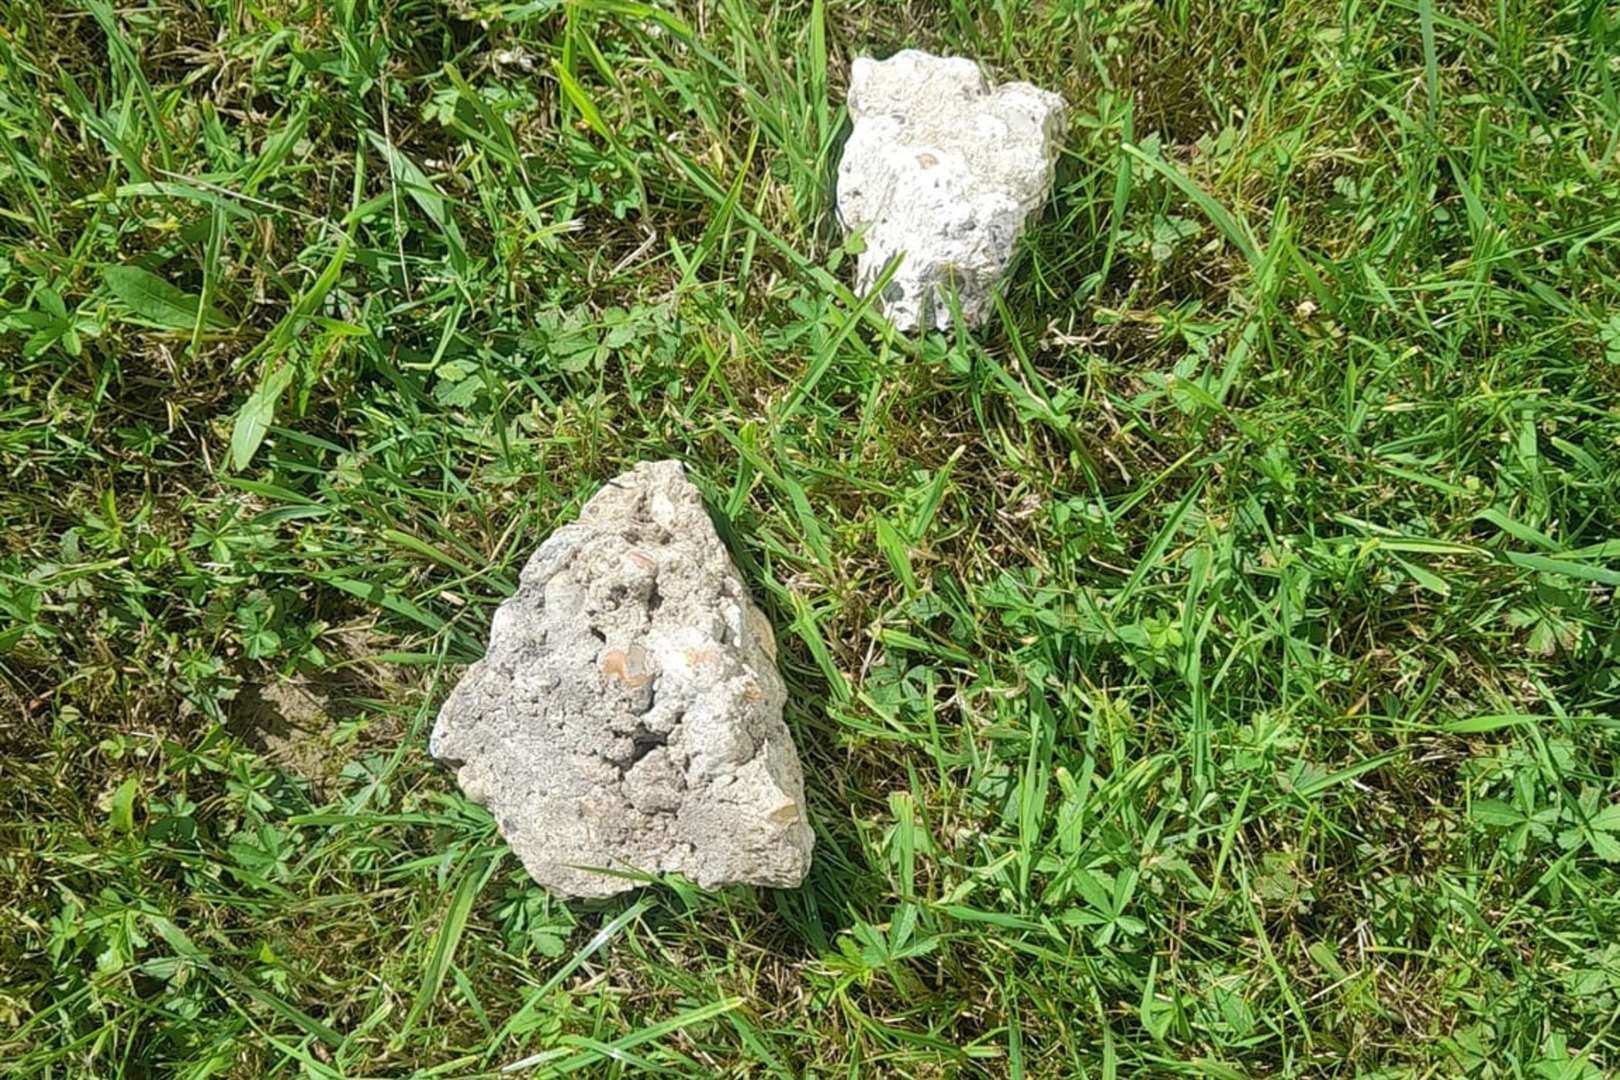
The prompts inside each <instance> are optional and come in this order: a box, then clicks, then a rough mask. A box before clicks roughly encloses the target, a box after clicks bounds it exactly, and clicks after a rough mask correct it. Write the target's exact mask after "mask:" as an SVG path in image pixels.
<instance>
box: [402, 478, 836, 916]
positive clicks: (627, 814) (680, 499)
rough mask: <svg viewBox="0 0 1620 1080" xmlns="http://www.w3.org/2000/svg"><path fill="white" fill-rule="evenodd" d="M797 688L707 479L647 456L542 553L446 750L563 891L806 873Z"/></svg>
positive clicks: (451, 717) (783, 878)
mask: <svg viewBox="0 0 1620 1080" xmlns="http://www.w3.org/2000/svg"><path fill="white" fill-rule="evenodd" d="M784 698H785V690H784V687H783V684H782V678H781V676H780V675H779V674H778V673H777V670H776V640H775V638H774V637H773V636H772V633H771V627H770V623H769V621H768V620H767V619H766V617H765V614H764V613H763V612H762V611H760V610H759V608H758V607H756V606H755V605H754V603H753V601H752V600H751V599H750V597H749V595H748V590H747V588H746V587H745V586H744V584H743V582H742V579H741V578H740V577H739V576H738V574H737V571H736V569H735V568H734V567H733V565H732V563H731V559H730V557H729V556H728V555H727V553H726V549H725V547H724V546H723V545H722V544H721V542H720V538H719V536H718V535H717V534H716V533H715V530H714V524H713V522H711V521H710V520H709V516H708V513H707V512H706V511H705V510H704V508H703V502H702V499H701V498H700V496H699V494H698V491H697V489H696V488H695V487H693V486H692V484H691V483H690V482H689V481H688V480H687V479H686V474H685V471H684V470H683V469H682V467H681V465H680V463H679V462H676V461H660V462H653V463H644V464H641V465H638V466H636V467H635V468H634V469H632V470H631V471H630V472H628V473H625V474H624V475H622V476H620V477H618V478H617V479H615V480H611V481H609V482H608V484H607V486H606V487H604V488H603V489H602V490H601V491H600V492H599V493H597V495H596V496H595V497H594V498H592V499H591V500H590V502H588V503H586V504H585V507H584V509H583V511H582V512H581V513H580V516H579V520H578V521H577V522H575V523H574V524H572V525H565V526H563V527H562V528H560V529H558V530H557V531H556V532H555V533H553V534H552V536H551V537H550V538H549V539H548V540H547V541H546V542H545V543H544V544H542V545H541V546H540V549H539V550H538V551H536V552H535V553H534V555H533V556H532V557H531V558H530V559H529V562H528V565H527V566H525V567H524V569H523V574H522V577H521V580H520V584H519V588H518V591H517V593H516V595H514V596H512V597H511V598H510V599H508V600H507V601H506V602H505V603H503V604H501V606H500V608H499V609H497V610H496V612H495V617H494V621H493V624H492V625H491V627H490V641H489V651H488V653H487V654H486V655H485V657H484V659H483V660H481V661H479V662H478V663H476V664H474V665H473V666H472V667H471V668H470V669H469V670H468V671H467V674H466V675H465V677H463V678H462V680H461V682H460V684H459V685H457V687H456V688H455V690H454V691H453V692H452V693H451V695H450V698H449V700H447V701H446V702H445V704H444V708H443V709H442V710H440V712H439V718H438V722H437V723H436V724H435V725H434V728H433V738H432V743H431V750H432V753H433V756H434V757H437V758H441V759H443V760H445V761H448V762H450V763H452V764H453V765H455V767H456V776H457V779H458V780H459V781H460V783H461V787H462V789H463V790H464V791H465V792H466V793H467V795H468V797H469V798H472V799H474V800H476V801H478V802H481V803H483V804H484V805H486V806H488V807H489V809H490V811H491V813H493V814H494V816H495V819H496V821H497V822H498V823H499V825H500V830H501V834H502V835H503V836H505V837H506V839H507V841H508V842H509V843H510V844H511V845H512V850H513V851H515V852H516V853H517V854H518V856H519V857H520V858H521V859H522V860H523V865H524V866H525V867H527V868H528V871H529V873H530V875H531V876H533V877H534V879H535V880H536V881H538V882H540V883H541V884H542V885H545V886H547V887H548V888H550V889H552V890H553V891H555V892H557V893H560V894H563V895H566V896H611V895H613V894H615V893H619V892H623V891H625V890H627V889H631V888H634V887H635V886H636V883H635V882H634V881H630V880H627V879H624V878H618V877H612V876H609V875H606V874H601V873H593V872H592V871H590V870H586V869H581V867H603V868H610V869H619V870H641V871H646V872H649V873H656V872H661V871H679V872H681V873H683V874H685V875H686V876H687V877H689V878H691V879H693V880H695V881H697V882H698V883H699V884H700V885H703V886H705V887H709V888H712V887H715V886H719V885H726V884H731V883H735V882H749V883H753V884H758V885H775V886H793V885H797V884H799V882H800V881H801V880H803V878H804V874H805V870H806V869H807V868H808V867H809V865H810V849H811V846H812V845H813V843H814V834H813V833H812V832H811V830H810V826H809V824H808V823H807V822H806V820H805V810H804V775H803V772H802V770H801V768H800V765H799V758H798V754H797V752H796V751H795V750H794V747H793V740H792V737H791V736H790V735H789V734H788V730H787V726H786V725H785V724H784V723H783V722H782V703H783V700H784Z"/></svg>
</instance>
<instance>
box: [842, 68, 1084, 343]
mask: <svg viewBox="0 0 1620 1080" xmlns="http://www.w3.org/2000/svg"><path fill="white" fill-rule="evenodd" d="M849 113H850V117H851V118H852V119H853V120H854V125H855V126H854V130H853V131H852V132H851V133H850V136H849V141H848V143H846V144H845V147H844V156H843V159H842V160H841V161H840V162H839V165H838V211H839V216H840V217H841V218H842V220H843V224H844V228H845V229H846V230H850V231H854V230H858V229H864V230H865V233H864V240H865V244H866V247H865V250H864V251H862V252H861V254H860V255H859V257H858V259H857V264H856V285H857V288H859V289H860V290H861V291H863V292H864V291H866V290H868V289H870V288H871V287H872V285H873V284H874V283H875V282H876V281H877V280H878V278H879V276H880V275H881V274H882V272H883V269H884V267H885V266H887V265H888V263H889V260H890V259H892V258H893V257H894V256H895V255H897V254H902V253H903V254H904V261H903V262H902V263H901V265H900V269H899V271H898V272H897V273H896V274H895V276H894V278H893V280H891V281H890V282H889V283H888V285H887V286H885V287H884V290H883V293H882V295H881V296H880V297H879V301H878V302H879V305H880V307H881V310H882V311H883V313H884V315H886V316H887V317H888V318H889V320H890V321H891V322H893V323H894V324H895V326H896V327H897V328H899V329H901V330H914V329H916V328H917V327H918V326H925V327H929V328H934V329H941V330H942V329H945V328H946V327H948V326H949V325H950V321H951V312H950V305H949V303H948V301H947V299H946V297H947V295H948V290H949V289H950V288H952V287H953V286H954V288H955V289H956V291H957V298H958V300H959V302H960V304H961V308H962V317H963V318H964V319H965V320H967V323H968V325H970V326H971V325H973V324H975V323H977V322H979V321H980V319H982V318H983V316H984V315H985V313H986V311H988V309H989V308H990V301H991V297H992V296H993V294H994V289H995V286H996V283H997V282H998V281H999V280H1000V279H1001V276H1002V275H1003V274H1004V273H1005V272H1006V270H1007V266H1008V264H1009V263H1010V262H1011V261H1012V257H1013V254H1014V251H1015V250H1016V244H1017V241H1018V236H1019V234H1020V233H1021V232H1022V231H1023V228H1024V222H1025V221H1026V219H1028V217H1029V216H1030V215H1031V214H1032V213H1035V212H1036V211H1038V210H1039V209H1040V208H1041V206H1042V205H1043V204H1044V203H1045V202H1046V198H1047V195H1048V194H1049V193H1050V191H1051V188H1052V171H1053V165H1054V162H1055V161H1056V158H1057V150H1058V145H1057V143H1058V137H1059V134H1060V132H1061V129H1062V126H1063V113H1064V103H1063V99H1062V98H1061V97H1059V96H1058V95H1057V94H1053V93H1050V92H1048V91H1046V90H1042V89H1040V88H1038V87H1035V86H1031V85H1030V84H1029V83H1023V82H1012V83H1003V84H1001V85H1000V86H997V87H994V88H992V87H991V86H990V85H989V84H988V83H987V82H986V81H985V78H984V76H983V75H982V74H980V72H979V68H978V65H977V64H975V63H974V62H973V61H972V60H968V59H965V58H963V57H960V56H934V55H932V54H930V53H925V52H921V51H919V50H916V49H906V50H905V51H903V52H899V53H896V54H895V55H894V56H892V57H890V58H889V59H887V60H871V59H867V58H862V59H858V60H856V61H855V63H854V64H853V65H852V67H851V69H850V83H849Z"/></svg>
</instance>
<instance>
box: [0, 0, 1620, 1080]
mask: <svg viewBox="0 0 1620 1080" xmlns="http://www.w3.org/2000/svg"><path fill="white" fill-rule="evenodd" d="M906 45H916V46H922V47H928V48H932V49H935V50H950V51H956V52H961V53H965V54H967V55H970V56H974V57H976V58H979V59H980V60H982V62H983V63H984V65H985V66H986V68H987V70H989V71H990V72H992V73H993V74H994V75H996V76H997V77H1002V78H1013V77H1023V78H1029V79H1032V80H1035V81H1037V82H1039V83H1041V84H1042V85H1044V86H1048V87H1051V88H1053V89H1057V90H1060V91H1061V92H1062V93H1063V94H1064V95H1065V96H1066V97H1067V98H1068V100H1069V101H1070V102H1071V103H1072V105H1073V107H1074V108H1073V116H1072V118H1071V122H1070V124H1069V128H1068V131H1067V135H1066V140H1065V152H1064V156H1063V160H1062V162H1061V163H1060V167H1059V176H1058V185H1057V189H1056V191H1055V194H1054V197H1053V199H1052V203H1051V205H1050V207H1049V208H1048V210H1047V212H1046V215H1045V216H1044V217H1043V219H1042V220H1041V221H1040V222H1039V224H1038V226H1037V227H1036V228H1034V229H1033V230H1032V231H1031V233H1030V234H1029V236H1028V238H1027V240H1026V242H1025V245H1024V246H1025V251H1024V253H1023V255H1022V258H1021V262H1020V266H1019V269H1018V272H1017V274H1016V276H1015V277H1014V278H1013V279H1012V281H1011V282H1010V284H1009V285H1008V287H1007V289H1006V291H1005V294H1004V296H1003V301H1002V303H1001V305H1000V306H999V308H998V310H997V317H996V318H995V319H993V320H992V321H991V323H990V325H987V326H986V327H984V328H982V329H981V330H979V331H977V332H974V333H964V332H957V333H951V334H949V335H933V336H927V337H920V338H914V339H908V338H904V337H900V336H897V335H894V334H893V333H892V332H890V331H889V330H888V328H887V327H886V326H885V325H884V324H883V323H882V320H881V319H879V318H877V317H876V316H875V315H874V314H873V313H872V311H871V310H870V309H869V308H868V307H866V306H863V304H862V301H861V298H858V297H855V296H852V295H851V294H850V292H849V290H848V288H847V286H846V285H845V284H843V283H844V282H846V281H847V280H848V278H849V270H850V262H851V259H850V258H849V253H848V251H847V249H846V248H845V247H844V246H843V241H842V238H841V237H840V235H839V233H838V230H837V226H836V221H835V218H834V213H833V207H832V199H831V186H830V177H831V174H832V170H833V168H834V167H835V165H836V162H837V159H838V153H839V143H840V140H841V138H842V135H843V132H844V129H845V126H846V119H845V116H844V112H843V108H842V100H843V81H844V76H845V72H846V71H847V67H848V61H849V60H850V58H852V57H853V56H855V55H857V54H860V53H866V52H875V53H878V54H883V53H886V52H888V51H892V50H894V49H897V48H899V47H902V46H906ZM1617 51H1620V11H1617V9H1616V8H1615V7H1614V5H1613V4H1612V3H1608V2H1606V0H1596V2H1593V0H1546V2H1544V3H1528V2H1525V0H1453V2H1447V3H1443V4H1439V3H1434V2H1432V0H1336V2H1332V3H1321V2H1314V0H1311V2H1307V0H1277V2H1274V3H1273V2H1259V0H1222V2H1219V3H1217V2H1214V0H1164V2H1162V3H1145V2H1122V3H1098V2H1092V0H1063V2H1050V3H1048V2H1041V3H1036V2H1033V0H1031V2H1022V3H1021V2H1016V0H985V2H968V0H950V2H936V3H924V2H922V0H917V2H911V3H897V2H877V0H872V2H860V0H798V2H794V0H693V2H682V3H675V2H673V0H670V2H657V3H639V2H632V0H572V2H568V0H449V2H447V3H441V2H430V0H397V2H395V3H386V4H385V3H379V2H368V0H302V2H300V0H132V2H130V3H126V4H122V5H119V6H114V5H112V4H111V3H110V2H109V0H72V2H66V3H57V2H53V0H4V2H0V320H3V321H0V328H3V333H0V472H3V476H4V480H3V482H0V520H3V521H4V524H5V527H4V529H3V531H0V744H3V745H4V747H5V751H4V758H3V761H0V806H3V813H0V930H3V934H0V971H3V972H4V978H0V1060H3V1061H4V1062H5V1064H4V1066H0V1071H4V1072H5V1073H6V1074H7V1075H13V1076H27V1077H67V1076H108V1077H145V1076H179V1077H189V1078H201V1077H206V1076H240V1077H277V1076H309V1077H323V1078H324V1077H363V1076H407V1075H414V1076H471V1075H480V1074H483V1073H486V1072H494V1071H495V1070H500V1069H503V1068H508V1067H516V1068H515V1069H514V1071H516V1072H520V1073H522V1074H525V1075H560V1074H563V1073H582V1074H585V1075H592V1076H618V1075H632V1074H635V1075H639V1074H641V1073H643V1072H645V1073H649V1074H654V1075H678V1076H694V1077H697V1076H703V1077H707V1076H733V1077H742V1076H749V1077H752V1076H766V1075H769V1076H783V1077H787V1076H794V1077H798V1076H803V1077H832V1076H911V1077H954V1076H997V1077H1000V1076H1008V1077H1024V1076H1028V1077H1037V1076H1042V1077H1044V1076H1052V1077H1057V1076H1087V1077H1097V1078H1110V1080H1111V1078H1114V1077H1122V1076H1172V1075H1185V1076H1199V1077H1260V1076H1386V1077H1395V1076H1401V1077H1406V1076H1413V1077H1433V1076H1473V1077H1525V1078H1548V1080H1554V1078H1586V1077H1597V1076H1604V1075H1614V1074H1615V1073H1616V1071H1617V1070H1620V801H1617V800H1620V708H1617V702H1620V617H1617V611H1616V604H1615V589H1616V585H1617V584H1620V480H1617V477H1620V395H1617V392H1620V161H1617V153H1620V88H1617V84H1620V69H1617V68H1616V66H1615V61H1614V57H1615V56H1616V54H1617ZM663 456H676V457H679V458H681V459H683V460H685V461H686V462H687V463H688V464H689V466H690V468H691V471H692V473H693V475H694V476H695V478H696V479H697V480H698V482H699V483H700V484H701V486H702V487H703V488H704V490H705V493H706V495H707V497H708V499H709V503H710V506H711V508H712V510H713V513H714V516H715V518H716V520H717V523H718V525H719V527H720V528H721V531H722V534H723V536H724V537H725V539H726V541H727V543H728V544H729V545H730V547H731V549H732V551H733V552H734V554H735V556H736V558H737V560H738V562H739V565H740V566H741V567H742V568H743V570H744V573H745V575H746V577H747V579H748V580H749V582H750V583H751V584H752V586H753V587H754V588H755V590H756V593H757V595H758V596H759V598H760V600H761V602H762V603H763V604H764V605H765V606H766V608H767V610H768V611H769V613H770V615H771V616H772V618H773V620H774V622H775V625H776V627H777V633H778V636H779V638H780V639H781V641H782V644H783V664H784V674H785V676H786V677H787V679H788V682H789V685H790V687H791V691H792V692H791V701H790V704H789V708H788V721H789V723H790V725H791V726H792V728H793V731H794V734H795V736H796V739H797V742H798V745H799V748H800V750H801V753H802V755H803V757H804V759H805V762H806V766H807V771H808V774H809V778H810V782H809V799H810V802H811V812H812V816H813V820H814V823H815V827H816V831H817V836H818V848H817V853H816V861H815V865H814V867H813V869H812V871H811V874H810V877H809V879H808V881H807V882H806V883H805V885H804V887H803V888H802V889H798V890H792V891H782V892H772V891H766V890H757V891H756V890H751V889H746V888H738V889H732V890H727V891H725V892H722V893H717V894H706V893H703V892H700V891H698V890H696V889H694V888H693V887H691V886H690V885H688V884H686V883H683V882H681V881H679V880H668V881H665V882H661V883H660V884H658V885H656V886H653V887H650V888H648V889H646V890H644V891H643V892H641V893H640V894H639V895H634V896H630V897H627V898H624V899H622V900H619V901H615V902H610V903H606V904H595V905H590V904H563V903H560V902H558V901H556V900H553V899H551V898H549V897H548V896H547V895H546V894H545V893H544V892H543V891H541V890H540V889H538V888H537V887H535V886H533V885H532V884H530V883H528V881H527V879H526V877H525V875H524V874H523V873H522V871H521V868H520V867H519V866H518V865H517V863H516V861H515V860H514V859H513V858H511V856H510V853H509V852H508V851H507V850H506V848H505V846H504V845H503V844H502V843H501V842H500V839H499V837H498V835H497V834H496V832H495V830H494V828H493V825H492V822H491V821H490V819H489V817H488V815H487V814H485V813H484V812H483V811H482V810H481V809H480V808H478V807H476V806H473V805H470V804H468V803H467V802H466V801H465V800H464V799H463V798H462V797H461V796H460V794H459V793H458V792H457V791H456V790H455V788H454V785H453V783H452V781H451V778H450V777H449V775H448V774H447V773H446V771H445V770H444V769H442V768H440V767H438V766H436V765H435V764H434V763H433V762H432V761H431V760H430V759H429V758H428V757H427V754H426V745H425V744H426V730H427V727H428V725H429V724H430V723H431V720H432V717H433V714H434V710H435V708H436V706H437V703H438V702H439V701H440V700H441V699H442V698H443V696H444V694H445V692H446V690H447V689H448V686H449V685H450V684H451V683H452V682H453V680H454V679H455V678H456V677H457V676H458V674H459V673H460V671H461V670H462V668H463V666H464V665H465V664H467V663H468V662H470V661H471V660H473V659H475V658H476V657H477V656H478V654H479V650H480V648H481V642H482V641H483V639H484V635H485V632H486V628H487V625H488V621H489V617H490V613H491V611H492V609H493V607H494V605H495V604H497V603H498V602H499V601H500V600H501V599H502V598H503V596H505V595H507V594H508V593H509V592H510V591H511V589H512V588H513V583H514V581H515V579H516V573H517V569H518V567H519V566H520V565H521V563H522V561H523V559H524V558H525V557H526V556H527V554H528V553H529V552H530V551H531V550H532V549H533V547H534V546H535V545H536V544H537V543H538V542H539V541H540V540H541V539H542V538H543V537H544V536H545V535H547V534H548V533H549V531H550V530H551V529H553V528H554V527H555V526H556V525H557V523H559V522H560V521H564V520H566V519H567V518H568V517H569V515H571V514H572V513H573V512H574V511H575V510H576V509H577V508H578V506H579V505H580V503H581V502H582V501H583V500H584V499H585V498H587V497H588V496H589V495H590V494H591V493H592V492H593V491H594V490H595V489H596V488H597V487H598V486H599V485H600V484H601V483H602V482H603V481H604V480H605V479H606V478H608V477H610V476H612V475H613V474H614V473H616V472H617V471H619V470H621V469H623V468H625V467H627V466H628V465H629V464H631V463H632V462H634V461H636V460H639V459H643V458H648V457H663Z"/></svg>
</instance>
